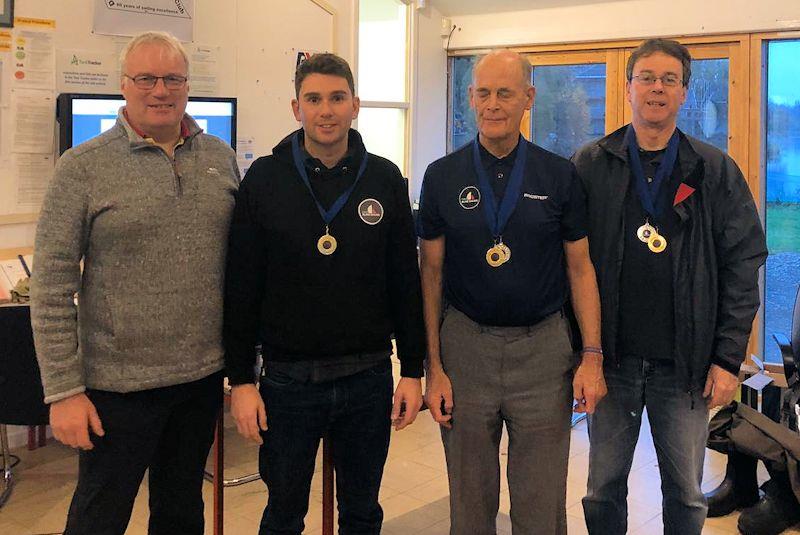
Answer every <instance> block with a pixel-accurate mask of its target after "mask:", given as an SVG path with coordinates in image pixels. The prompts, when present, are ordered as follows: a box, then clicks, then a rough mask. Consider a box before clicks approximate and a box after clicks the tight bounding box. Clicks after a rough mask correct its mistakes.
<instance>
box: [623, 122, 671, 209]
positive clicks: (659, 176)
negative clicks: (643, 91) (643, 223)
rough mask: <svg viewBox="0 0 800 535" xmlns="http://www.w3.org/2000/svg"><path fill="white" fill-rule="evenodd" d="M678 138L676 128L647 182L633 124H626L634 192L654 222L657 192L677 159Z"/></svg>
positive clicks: (669, 174) (626, 138)
mask: <svg viewBox="0 0 800 535" xmlns="http://www.w3.org/2000/svg"><path fill="white" fill-rule="evenodd" d="M679 139H680V137H679V135H678V129H677V128H676V129H675V131H674V132H673V133H672V137H670V138H669V143H667V150H666V152H665V153H664V158H663V159H662V160H661V163H659V164H658V169H656V176H655V177H653V181H652V182H650V183H648V182H647V179H646V178H645V176H644V169H643V168H642V160H641V159H640V158H639V143H638V142H637V141H636V132H635V131H634V130H633V125H630V126H628V130H627V131H626V132H625V140H626V142H627V145H628V156H629V159H630V163H631V172H632V173H633V179H634V186H635V188H636V194H637V195H638V196H639V200H640V201H641V202H642V208H644V210H645V212H647V213H648V214H650V216H651V217H652V218H653V219H654V222H658V220H659V219H660V217H661V210H660V208H659V207H658V192H659V190H660V189H661V185H662V184H663V183H664V179H665V178H668V177H670V176H671V175H672V170H673V169H674V168H675V162H676V161H677V159H678V141H679Z"/></svg>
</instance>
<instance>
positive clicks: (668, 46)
mask: <svg viewBox="0 0 800 535" xmlns="http://www.w3.org/2000/svg"><path fill="white" fill-rule="evenodd" d="M658 52H661V53H662V54H666V55H667V56H672V57H673V58H675V59H677V60H678V61H680V62H681V66H682V67H683V86H684V87H688V86H689V79H690V78H691V77H692V55H691V54H690V53H689V49H687V48H686V47H685V46H683V45H682V44H680V43H679V42H678V41H673V40H672V39H648V40H647V41H645V42H644V43H642V44H641V45H639V46H638V47H637V48H636V50H634V51H633V52H632V53H631V57H630V59H628V65H627V67H626V68H625V76H626V77H627V78H628V81H629V82H630V81H631V79H632V78H633V66H634V65H636V62H637V61H639V60H640V59H641V58H646V57H648V56H652V55H653V54H656V53H658Z"/></svg>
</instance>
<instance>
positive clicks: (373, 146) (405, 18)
mask: <svg viewBox="0 0 800 535" xmlns="http://www.w3.org/2000/svg"><path fill="white" fill-rule="evenodd" d="M409 20H410V13H409V8H408V6H406V5H404V4H402V3H401V2H400V1H399V0H360V2H359V11H358V73H357V77H358V96H359V97H360V98H361V111H360V113H359V117H358V130H359V132H360V133H361V137H362V138H363V139H364V144H365V145H366V146H367V150H368V151H370V152H372V153H374V154H378V155H380V156H383V157H385V158H388V159H389V160H391V161H392V162H394V163H395V164H396V165H397V167H399V168H400V172H402V173H403V175H404V176H405V175H406V174H407V171H406V165H407V157H406V153H407V142H406V139H407V135H406V132H407V129H408V128H407V117H408V108H409V103H408V85H409V84H408V78H407V73H408V72H409V70H408V68H407V66H408V58H409V51H408V35H409Z"/></svg>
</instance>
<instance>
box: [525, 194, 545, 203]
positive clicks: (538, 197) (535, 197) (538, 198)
mask: <svg viewBox="0 0 800 535" xmlns="http://www.w3.org/2000/svg"><path fill="white" fill-rule="evenodd" d="M522 196H523V197H525V198H526V199H533V200H534V201H546V200H547V199H548V198H549V196H548V195H536V194H533V193H523V194H522Z"/></svg>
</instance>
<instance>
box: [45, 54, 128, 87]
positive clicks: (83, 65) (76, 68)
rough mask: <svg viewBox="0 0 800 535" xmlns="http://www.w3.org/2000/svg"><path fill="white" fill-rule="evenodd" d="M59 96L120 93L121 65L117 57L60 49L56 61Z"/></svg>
mask: <svg viewBox="0 0 800 535" xmlns="http://www.w3.org/2000/svg"><path fill="white" fill-rule="evenodd" d="M56 88H57V89H58V91H59V93H117V92H119V66H118V65H117V59H116V57H114V54H108V53H105V52H96V51H91V50H70V49H66V50H59V51H58V55H57V58H56Z"/></svg>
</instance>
